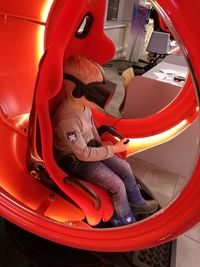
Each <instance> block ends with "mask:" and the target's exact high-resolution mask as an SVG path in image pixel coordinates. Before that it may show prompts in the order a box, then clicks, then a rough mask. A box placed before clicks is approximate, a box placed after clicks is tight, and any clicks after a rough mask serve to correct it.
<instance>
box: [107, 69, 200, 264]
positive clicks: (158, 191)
mask: <svg viewBox="0 0 200 267" xmlns="http://www.w3.org/2000/svg"><path fill="white" fill-rule="evenodd" d="M105 71H106V74H107V76H108V78H109V79H111V80H113V81H115V82H118V87H117V93H116V95H115V98H114V99H113V102H112V103H111V105H110V106H109V107H108V109H107V112H108V113H110V114H112V115H113V116H120V113H119V111H118V109H117V108H118V106H119V103H121V100H122V99H123V89H122V86H123V85H122V81H121V77H120V75H118V70H117V68H116V66H114V68H105ZM127 160H128V162H129V163H130V164H131V165H132V167H133V169H134V173H135V175H136V176H138V177H139V178H140V179H141V180H142V182H144V183H145V184H146V185H147V186H148V187H149V189H150V190H151V191H152V193H153V194H154V195H155V197H156V198H157V199H158V200H159V202H160V204H161V206H165V205H166V204H167V203H168V202H169V201H170V200H171V199H172V198H173V197H174V196H176V195H177V194H178V193H179V192H180V190H181V188H182V186H183V184H184V181H185V178H184V177H182V176H180V175H177V174H174V173H171V172H169V171H168V170H164V169H161V168H159V167H158V166H155V165H153V164H151V163H148V162H145V161H143V160H141V159H138V158H137V157H134V156H132V157H130V158H128V159H127ZM133 165H134V166H133ZM160 267H162V266H160ZM171 267H200V224H199V225H196V226H195V227H194V228H192V229H190V230H189V231H188V232H186V233H184V234H183V235H181V236H180V237H178V238H177V245H176V260H175V266H171Z"/></svg>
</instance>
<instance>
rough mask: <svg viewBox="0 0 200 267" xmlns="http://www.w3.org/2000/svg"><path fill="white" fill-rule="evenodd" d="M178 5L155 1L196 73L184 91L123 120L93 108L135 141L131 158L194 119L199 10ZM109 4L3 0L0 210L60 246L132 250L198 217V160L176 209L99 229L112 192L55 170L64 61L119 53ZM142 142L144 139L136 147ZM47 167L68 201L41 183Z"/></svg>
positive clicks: (199, 79) (101, 120)
mask: <svg viewBox="0 0 200 267" xmlns="http://www.w3.org/2000/svg"><path fill="white" fill-rule="evenodd" d="M182 2H183V1H181V0H176V1H171V0H169V1H166V0H158V1H157V2H156V4H155V7H156V9H157V10H158V11H159V12H160V13H161V15H162V16H163V19H164V20H165V21H166V23H169V25H168V27H169V29H170V30H171V31H172V33H173V36H175V37H176V38H177V39H178V40H179V42H180V45H181V46H182V49H183V51H184V53H185V54H186V56H187V60H188V65H189V68H190V74H189V75H188V77H187V81H186V82H185V84H184V88H183V89H182V90H181V92H180V94H178V96H177V97H176V98H175V99H174V101H173V102H172V103H170V104H169V105H168V106H167V107H166V108H165V109H163V110H162V111H160V112H159V113H156V114H153V115H151V116H149V117H147V118H144V119H134V120H130V119H119V118H115V117H112V116H108V115H107V114H104V113H102V112H100V111H97V110H95V111H94V119H95V123H96V124H97V126H101V125H103V124H109V125H111V126H114V127H115V128H116V129H117V131H118V132H119V133H120V134H121V135H123V136H124V137H127V138H129V139H130V145H129V149H128V155H131V154H134V153H136V152H138V151H141V150H144V149H148V148H149V147H152V146H154V145H157V144H159V143H161V142H164V141H167V140H169V138H172V137H173V134H174V135H177V134H178V133H179V132H181V131H183V130H184V129H185V128H186V127H187V126H188V125H190V124H191V123H192V122H193V121H194V119H196V118H197V117H198V99H197V96H198V94H199V84H200V65H199V60H198V59H199V54H200V50H199V46H200V40H199V39H198V38H196V36H198V34H199V31H200V22H199V15H200V10H199V4H198V3H197V1H193V2H191V1H189V0H185V1H184V4H183V3H182ZM105 4H106V1H105V0H80V1H74V0H59V1H56V0H55V1H53V0H52V1H46V0H37V1H35V0H34V1H33V0H32V1H25V0H20V1H17V4H15V2H14V1H12V0H9V1H2V0H0V29H1V43H0V53H1V62H2V64H1V66H0V81H1V83H0V85H1V89H0V105H1V106H0V107H1V110H0V115H1V117H0V135H1V139H0V147H1V149H0V159H1V167H0V177H1V178H0V213H1V216H3V217H5V218H6V219H7V220H9V221H11V222H12V223H14V224H16V225H18V226H19V227H21V228H23V229H25V230H28V231H30V232H32V233H35V234H36V235H39V236H41V237H43V238H45V239H48V240H52V241H55V242H57V243H60V244H64V245H67V246H72V247H76V248H82V249H88V250H96V251H130V250H138V249H141V248H147V247H152V246H155V245H158V244H161V243H164V242H167V241H169V240H171V239H174V238H176V237H177V236H179V235H180V234H182V233H183V232H185V231H186V230H188V229H189V228H191V227H192V226H193V225H195V224H196V223H197V222H199V220H200V215H199V214H200V194H199V187H200V179H199V177H200V160H199V159H198V161H197V165H196V168H195V170H194V172H193V175H192V177H191V179H190V181H189V182H188V184H187V186H186V187H185V188H184V190H183V192H182V193H181V195H180V196H179V197H178V198H177V199H176V200H175V201H174V202H173V203H172V204H171V205H170V206H168V207H167V208H164V209H162V210H161V211H159V212H157V213H156V214H155V215H153V216H151V217H149V218H147V219H145V220H142V221H140V222H138V223H136V224H133V225H130V226H126V227H120V228H107V229H103V228H102V229H97V228H95V225H97V224H98V223H99V222H100V221H101V220H104V221H108V220H109V219H110V217H111V216H112V212H113V207H112V203H111V201H110V199H109V197H108V196H107V195H106V193H105V192H104V191H103V190H101V189H100V188H97V187H95V186H92V185H91V184H89V183H84V184H82V183H80V181H76V180H75V181H74V180H71V179H70V177H68V175H67V174H66V173H64V172H63V171H62V170H61V169H60V168H59V167H58V166H57V164H56V162H55V160H54V158H53V151H52V129H51V121H50V112H51V109H53V107H54V106H55V105H56V103H57V101H59V97H60V95H59V91H60V88H61V84H62V77H63V73H62V63H63V59H64V57H67V56H70V55H72V54H84V55H86V56H87V57H89V58H91V59H92V60H95V61H97V62H98V63H99V64H104V63H106V62H107V61H109V60H110V59H111V58H112V57H113V55H114V52H115V49H114V45H113V43H112V42H111V40H110V39H109V38H108V37H107V36H106V35H105V34H104V12H105ZM163 10H164V11H165V13H164V12H163ZM190 15H191V16H190ZM188 16H190V18H188V19H187V20H186V19H185V18H186V17H188ZM169 20H170V21H169ZM172 25H173V27H172ZM175 30H176V31H175ZM42 45H44V49H43V47H42ZM43 51H45V54H44V56H43ZM42 56H43V57H42ZM41 58H42V59H41ZM39 62H40V64H39ZM195 90H196V91H195ZM195 92H196V93H195ZM38 129H39V131H38ZM170 129H176V130H174V132H173V133H171V135H169V136H168V137H166V139H162V138H161V139H160V140H157V141H156V142H154V143H148V144H147V143H146V142H143V141H142V138H148V137H151V136H156V135H158V134H161V133H164V132H167V131H169V130H170ZM38 132H39V137H38ZM137 138H141V142H140V143H139V144H138V145H134V140H136V139H137ZM39 142H40V143H39ZM128 155H127V156H128ZM44 169H45V172H47V173H48V174H49V175H50V177H51V179H52V180H53V181H54V183H55V184H56V185H57V187H58V188H59V189H60V190H61V191H62V192H64V194H65V195H67V196H68V197H69V198H70V199H71V200H72V201H69V200H68V199H67V198H65V197H63V196H62V195H61V194H59V193H58V192H54V191H52V189H51V188H50V187H47V186H45V185H44V184H43V183H41V182H40V175H39V173H40V171H44ZM33 176H34V178H33ZM88 188H89V190H88ZM191 203H192V205H191Z"/></svg>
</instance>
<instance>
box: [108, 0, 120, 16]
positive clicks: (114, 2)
mask: <svg viewBox="0 0 200 267" xmlns="http://www.w3.org/2000/svg"><path fill="white" fill-rule="evenodd" d="M118 9H119V0H109V1H108V11H107V20H117V16H118Z"/></svg>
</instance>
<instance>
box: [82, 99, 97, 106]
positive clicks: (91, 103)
mask: <svg viewBox="0 0 200 267" xmlns="http://www.w3.org/2000/svg"><path fill="white" fill-rule="evenodd" d="M82 101H83V105H84V106H86V107H89V108H96V104H95V103H94V102H91V101H89V100H87V99H86V98H85V97H84V96H83V97H82Z"/></svg>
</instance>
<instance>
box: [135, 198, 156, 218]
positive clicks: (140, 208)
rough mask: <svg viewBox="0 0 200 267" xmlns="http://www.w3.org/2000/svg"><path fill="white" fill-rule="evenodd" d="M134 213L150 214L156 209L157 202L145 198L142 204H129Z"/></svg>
mask: <svg viewBox="0 0 200 267" xmlns="http://www.w3.org/2000/svg"><path fill="white" fill-rule="evenodd" d="M131 207H132V211H133V214H134V215H138V214H152V213H154V212H156V211H157V209H158V202H157V201H156V200H146V201H145V203H144V204H141V205H137V204H131Z"/></svg>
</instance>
